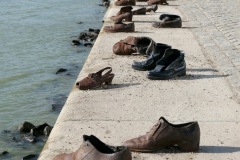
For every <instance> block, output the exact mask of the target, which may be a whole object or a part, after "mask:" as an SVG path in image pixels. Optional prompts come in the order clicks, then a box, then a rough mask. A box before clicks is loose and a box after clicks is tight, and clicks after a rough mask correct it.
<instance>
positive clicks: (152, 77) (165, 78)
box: [147, 70, 186, 80]
mask: <svg viewBox="0 0 240 160" xmlns="http://www.w3.org/2000/svg"><path fill="white" fill-rule="evenodd" d="M185 75H186V70H184V71H179V72H176V73H175V74H172V75H170V76H168V77H154V76H147V78H148V79H151V80H168V79H172V78H175V77H177V76H179V77H182V76H185Z"/></svg>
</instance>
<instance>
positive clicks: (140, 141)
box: [123, 117, 200, 152]
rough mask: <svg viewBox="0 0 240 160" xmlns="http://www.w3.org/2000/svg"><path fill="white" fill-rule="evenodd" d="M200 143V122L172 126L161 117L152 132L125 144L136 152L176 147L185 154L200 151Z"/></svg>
mask: <svg viewBox="0 0 240 160" xmlns="http://www.w3.org/2000/svg"><path fill="white" fill-rule="evenodd" d="M199 142H200V128H199V126H198V122H189V123H183V124H171V123H169V122H168V121H167V120H166V119H165V118H163V117H161V118H160V119H159V120H158V122H157V123H156V124H155V125H154V126H153V128H152V129H151V130H150V132H148V133H146V134H145V135H143V136H140V137H137V138H134V139H130V140H127V141H125V142H124V143H123V144H124V145H126V146H127V147H128V148H129V149H130V151H134V152H156V151H158V150H159V149H162V148H165V147H171V146H175V145H178V146H179V148H180V150H181V151H183V152H196V151H198V150H199Z"/></svg>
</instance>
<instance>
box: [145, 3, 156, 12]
mask: <svg viewBox="0 0 240 160" xmlns="http://www.w3.org/2000/svg"><path fill="white" fill-rule="evenodd" d="M157 9H158V5H157V4H155V5H153V6H148V7H146V11H147V12H151V11H153V12H156V10H157Z"/></svg>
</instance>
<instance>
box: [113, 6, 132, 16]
mask: <svg viewBox="0 0 240 160" xmlns="http://www.w3.org/2000/svg"><path fill="white" fill-rule="evenodd" d="M132 9H133V8H132V6H124V7H122V8H121V9H120V11H119V12H118V13H117V14H116V16H118V15H120V14H123V13H126V12H132Z"/></svg>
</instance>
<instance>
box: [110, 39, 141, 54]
mask: <svg viewBox="0 0 240 160" xmlns="http://www.w3.org/2000/svg"><path fill="white" fill-rule="evenodd" d="M136 44H137V38H136V37H133V36H128V37H127V38H125V39H124V40H120V41H119V42H117V43H115V44H114V45H113V53H115V54H116V55H131V54H132V53H136V52H137V48H136Z"/></svg>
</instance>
